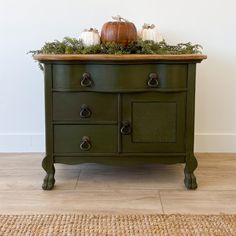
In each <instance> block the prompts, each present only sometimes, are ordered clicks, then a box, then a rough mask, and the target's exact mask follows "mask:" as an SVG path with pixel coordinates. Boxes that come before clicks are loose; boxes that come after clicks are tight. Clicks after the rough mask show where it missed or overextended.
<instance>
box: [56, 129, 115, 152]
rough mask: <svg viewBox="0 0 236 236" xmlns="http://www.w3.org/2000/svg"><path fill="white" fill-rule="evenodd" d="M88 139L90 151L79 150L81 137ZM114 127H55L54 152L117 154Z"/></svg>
mask: <svg viewBox="0 0 236 236" xmlns="http://www.w3.org/2000/svg"><path fill="white" fill-rule="evenodd" d="M84 136H86V137H88V138H89V140H90V143H91V149H89V150H88V151H83V150H81V148H80V144H81V139H82V137H84ZM117 149H118V148H117V126H116V125H55V126H54V152H59V153H60V152H68V153H70V152H78V153H99V152H114V153H116V152H117Z"/></svg>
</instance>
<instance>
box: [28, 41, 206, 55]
mask: <svg viewBox="0 0 236 236" xmlns="http://www.w3.org/2000/svg"><path fill="white" fill-rule="evenodd" d="M201 49H202V47H201V45H199V44H195V45H193V44H191V43H179V44H177V45H168V44H167V43H166V42H165V41H162V42H160V43H155V42H154V41H142V40H139V41H137V42H131V43H129V44H128V45H127V46H122V45H120V44H117V43H106V44H99V45H94V46H89V47H85V46H84V45H83V43H82V41H81V40H78V39H76V38H70V37H65V38H64V39H63V40H62V41H58V40H55V41H54V42H47V43H45V44H44V46H43V47H42V48H41V49H40V50H35V51H30V52H29V53H32V54H33V55H36V54H41V53H43V54H118V55H120V54H199V53H201Z"/></svg>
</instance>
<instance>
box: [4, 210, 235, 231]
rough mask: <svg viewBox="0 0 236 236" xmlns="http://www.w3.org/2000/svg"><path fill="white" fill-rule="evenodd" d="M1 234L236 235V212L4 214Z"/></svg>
mask: <svg viewBox="0 0 236 236" xmlns="http://www.w3.org/2000/svg"><path fill="white" fill-rule="evenodd" d="M0 235H1V236H16V235H17V236H18V235H19V236H21V235H22V236H31V235H32V236H44V235H45V236H77V235H78V236H87V235H89V236H90V235H91V236H93V235H96V236H100V235H101V236H109V235H112V236H113V235H117V236H123V235H130V236H136V235H139V236H149V235H171V236H175V235H177V236H178V235H180V236H184V235H190V236H191V235H197V236H198V235H199V236H205V235H206V236H208V235H214V236H215V235H216V236H220V235H233V236H235V235H236V215H178V214H177V215H140V214H139V215H109V214H108V215H101V214H95V215H93V214H68V215H59V214H56V215H1V216H0Z"/></svg>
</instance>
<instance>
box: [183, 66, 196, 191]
mask: <svg viewBox="0 0 236 236" xmlns="http://www.w3.org/2000/svg"><path fill="white" fill-rule="evenodd" d="M195 83H196V64H189V65H188V90H189V92H188V95H187V111H186V165H185V169H184V173H185V180H184V182H185V185H186V187H187V188H188V189H196V188H197V182H196V177H195V175H194V173H193V172H194V170H195V169H196V168H197V165H198V163H197V159H196V158H195V156H194V112H195Z"/></svg>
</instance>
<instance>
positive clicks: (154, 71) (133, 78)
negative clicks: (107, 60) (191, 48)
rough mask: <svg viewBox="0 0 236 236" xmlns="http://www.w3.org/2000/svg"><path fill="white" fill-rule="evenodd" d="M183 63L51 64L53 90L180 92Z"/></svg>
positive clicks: (183, 85) (183, 82)
mask: <svg viewBox="0 0 236 236" xmlns="http://www.w3.org/2000/svg"><path fill="white" fill-rule="evenodd" d="M186 87H187V65H186V64H140V65H139V64H131V65H119V64H117V65H112V64H111V65H103V64H96V65H93V64H81V65H54V66H53V88H54V89H56V90H57V89H58V90H60V89H62V90H63V89H65V90H79V91H105V92H107V91H121V92H126V91H129V90H151V89H156V90H158V89H167V90H168V89H173V90H174V89H183V88H186Z"/></svg>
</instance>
